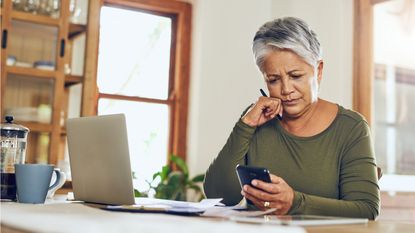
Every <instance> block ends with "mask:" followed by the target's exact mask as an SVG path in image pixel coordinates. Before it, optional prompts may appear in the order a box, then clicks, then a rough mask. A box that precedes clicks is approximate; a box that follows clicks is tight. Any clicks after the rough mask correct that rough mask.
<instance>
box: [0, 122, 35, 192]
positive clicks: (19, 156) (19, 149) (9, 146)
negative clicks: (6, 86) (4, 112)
mask: <svg viewBox="0 0 415 233" xmlns="http://www.w3.org/2000/svg"><path fill="white" fill-rule="evenodd" d="M5 120H6V122H4V123H2V124H1V125H0V130H1V139H0V148H1V157H0V160H1V165H0V176H1V199H10V200H16V177H15V174H14V165H15V164H21V163H24V161H25V156H26V142H27V134H28V132H29V129H28V128H26V127H24V126H21V125H17V124H13V117H12V116H6V117H5Z"/></svg>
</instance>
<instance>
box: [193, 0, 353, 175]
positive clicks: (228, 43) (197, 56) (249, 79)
mask: <svg viewBox="0 0 415 233" xmlns="http://www.w3.org/2000/svg"><path fill="white" fill-rule="evenodd" d="M191 2H192V3H193V33H192V37H193V38H192V40H193V42H192V64H191V66H192V72H191V90H190V106H189V126H188V127H189V128H188V130H189V134H188V143H187V147H188V163H189V167H190V172H191V173H193V174H196V173H202V172H205V171H206V169H207V168H208V166H209V164H210V162H211V161H212V160H213V159H214V158H215V157H216V156H217V154H218V152H219V151H220V149H221V148H222V146H223V145H224V143H225V142H226V139H227V137H228V136H229V133H230V132H231V130H232V128H233V126H234V124H235V122H236V121H237V120H238V118H239V116H240V114H241V112H242V110H244V108H246V107H247V106H248V105H249V104H250V103H252V102H254V101H255V100H256V98H257V97H258V96H259V95H260V94H259V88H262V87H264V83H263V80H262V78H261V76H260V73H259V72H258V70H257V68H256V66H255V63H254V60H253V57H252V52H251V43H252V39H253V36H254V34H255V32H256V30H257V29H258V28H259V27H260V26H261V25H262V24H263V23H265V22H266V21H268V20H270V19H272V18H276V17H282V16H296V17H300V18H303V19H305V20H306V21H307V22H308V23H309V24H310V25H311V27H312V28H313V29H314V30H315V31H316V33H317V34H318V35H319V37H320V41H321V43H322V44H323V49H324V51H323V53H324V54H323V56H324V59H325V70H324V79H323V84H322V87H321V96H322V97H323V98H326V99H328V100H331V101H334V102H337V103H340V104H342V105H343V106H345V107H351V103H352V97H351V96H352V89H351V85H352V0H313V1H301V0H193V1H191Z"/></svg>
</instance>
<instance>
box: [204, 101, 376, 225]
mask: <svg viewBox="0 0 415 233" xmlns="http://www.w3.org/2000/svg"><path fill="white" fill-rule="evenodd" d="M237 164H245V165H251V166H259V167H265V168H268V170H269V171H270V172H271V173H272V174H275V175H277V176H280V177H281V178H283V179H284V180H285V181H286V182H287V183H288V185H290V186H291V188H293V189H294V200H293V205H292V207H291V209H290V211H289V214H310V215H329V216H345V217H357V218H369V219H375V218H376V217H377V216H378V214H379V208H380V199H379V186H378V183H377V174H376V164H375V157H374V151H373V147H372V142H371V136H370V130H369V126H368V124H367V122H366V121H365V120H364V119H363V117H362V116H361V115H359V114H357V113H356V112H353V111H351V110H346V109H344V108H343V107H341V106H339V110H338V113H337V116H336V118H335V120H334V121H333V122H332V123H331V125H330V126H329V127H328V128H327V129H326V130H324V131H323V132H321V133H319V134H317V135H314V136H311V137H298V136H295V135H293V134H290V133H289V132H288V131H286V130H285V129H284V128H283V127H282V126H281V124H280V122H279V120H277V119H275V120H271V121H268V122H267V123H265V124H264V125H262V126H259V127H251V126H249V125H247V124H245V123H243V122H242V120H239V121H238V122H237V123H236V125H235V127H234V128H233V131H232V133H231V135H230V136H229V138H228V141H227V142H226V144H225V146H224V147H223V149H222V150H221V151H220V153H219V155H218V156H217V158H216V159H215V160H214V161H213V162H212V164H211V165H210V167H209V169H208V170H207V172H206V178H205V183H204V191H205V194H206V196H207V197H211V198H213V197H222V198H224V200H223V201H224V203H225V204H227V205H234V204H237V203H238V202H239V201H240V200H241V199H242V196H241V194H240V192H241V187H240V185H239V182H238V178H237V176H236V172H235V167H236V165H237Z"/></svg>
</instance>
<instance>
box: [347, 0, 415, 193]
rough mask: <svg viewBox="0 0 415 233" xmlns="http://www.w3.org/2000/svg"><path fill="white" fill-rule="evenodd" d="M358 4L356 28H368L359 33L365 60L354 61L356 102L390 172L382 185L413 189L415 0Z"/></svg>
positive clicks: (379, 158) (357, 43)
mask: <svg viewBox="0 0 415 233" xmlns="http://www.w3.org/2000/svg"><path fill="white" fill-rule="evenodd" d="M355 4H356V5H357V6H356V8H355V9H357V14H358V15H357V18H355V19H356V21H357V22H356V23H359V22H360V23H361V24H360V25H359V26H356V27H357V29H358V31H357V32H356V33H357V34H358V33H359V31H360V32H362V31H361V30H364V29H365V28H366V32H364V33H363V34H360V35H355V49H356V50H355V53H356V54H357V55H358V56H356V57H358V58H359V59H356V61H355V62H356V63H357V62H359V63H361V64H360V65H359V64H355V77H354V78H355V94H356V97H357V98H356V99H355V101H354V102H355V107H356V109H357V110H358V111H361V112H362V113H364V114H365V115H366V117H367V118H369V119H370V120H371V122H372V124H371V126H372V129H373V135H374V139H375V153H376V158H377V163H378V166H380V167H381V168H382V170H383V171H384V173H385V174H386V175H385V176H384V177H383V178H382V179H381V182H380V185H381V190H383V191H415V186H414V185H413V183H414V182H415V146H414V144H413V142H414V141H415V133H414V132H415V117H414V116H413V114H412V112H413V111H414V110H415V102H413V101H412V100H413V99H414V98H415V62H414V59H413V54H415V43H414V41H415V0H393V1H372V2H370V1H355ZM359 13H360V15H359ZM356 25H357V24H356ZM363 46H368V47H367V48H368V49H364V48H363ZM357 49H358V50H357ZM372 49H373V52H372ZM365 53H367V54H373V57H372V56H371V55H369V56H368V55H367V54H366V55H365Z"/></svg>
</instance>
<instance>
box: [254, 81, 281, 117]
mask: <svg viewBox="0 0 415 233" xmlns="http://www.w3.org/2000/svg"><path fill="white" fill-rule="evenodd" d="M259 91H260V92H261V95H262V96H264V97H268V96H267V94H266V93H265V91H264V90H262V88H261V89H259ZM277 118H278V120H282V116H281V115H280V114H277Z"/></svg>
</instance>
